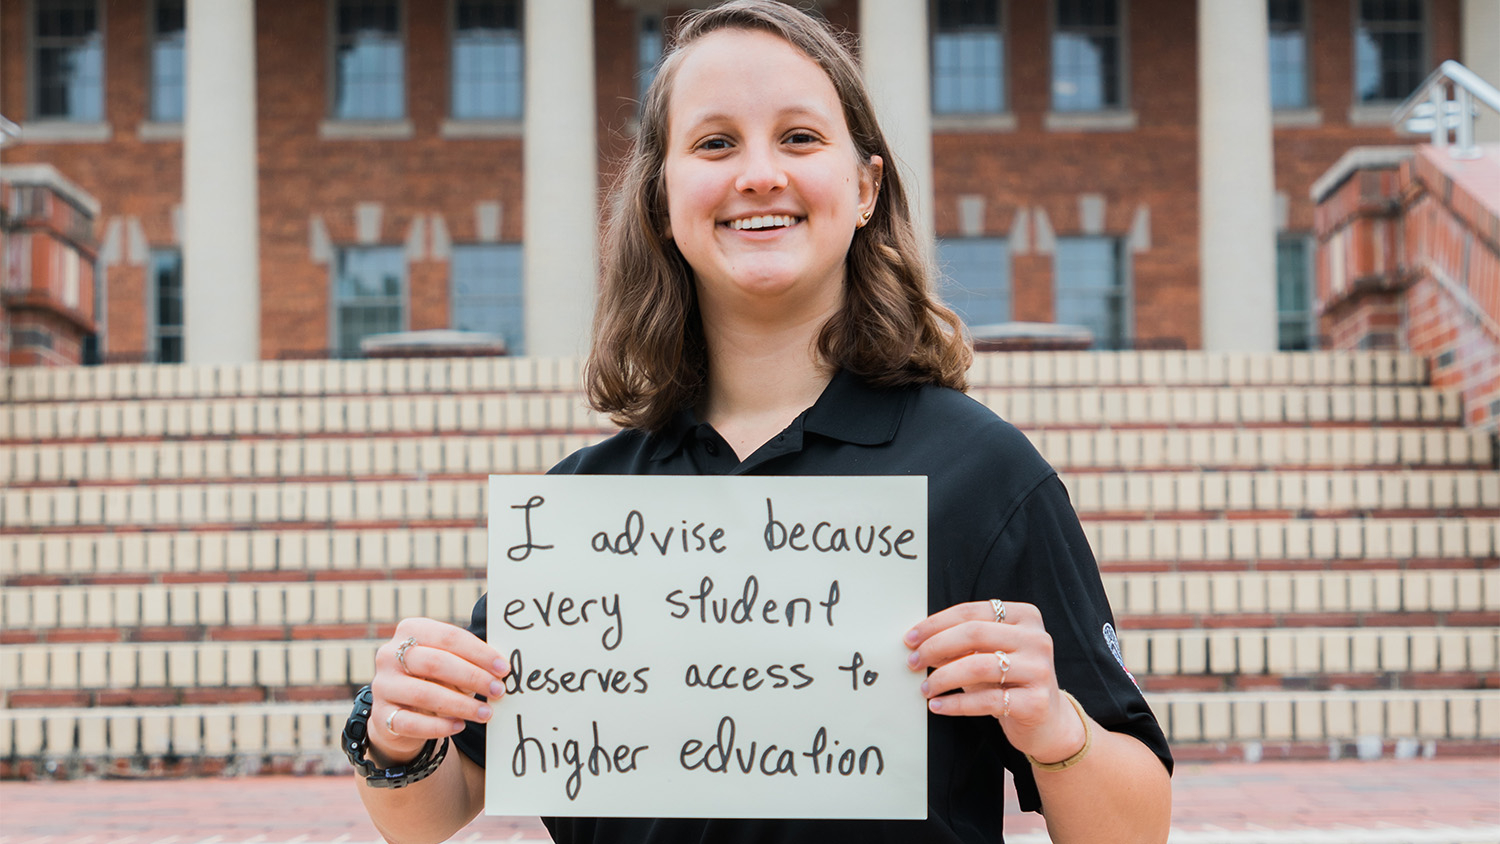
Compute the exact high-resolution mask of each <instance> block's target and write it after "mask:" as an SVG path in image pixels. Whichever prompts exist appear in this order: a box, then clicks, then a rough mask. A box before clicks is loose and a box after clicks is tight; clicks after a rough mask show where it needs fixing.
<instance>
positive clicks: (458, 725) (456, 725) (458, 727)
mask: <svg viewBox="0 0 1500 844" xmlns="http://www.w3.org/2000/svg"><path fill="white" fill-rule="evenodd" d="M448 726H449V727H450V728H451V729H452V730H453V732H455V733H461V732H463V731H464V727H465V726H467V725H466V724H464V722H462V721H450V722H448Z"/></svg>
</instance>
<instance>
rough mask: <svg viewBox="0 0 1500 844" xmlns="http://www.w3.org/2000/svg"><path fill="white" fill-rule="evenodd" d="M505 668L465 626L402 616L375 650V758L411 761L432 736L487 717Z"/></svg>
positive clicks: (372, 687)
mask: <svg viewBox="0 0 1500 844" xmlns="http://www.w3.org/2000/svg"><path fill="white" fill-rule="evenodd" d="M413 640H414V643H412V644H405V643H408V642H413ZM403 644H405V650H404V651H403V650H402V647H403ZM508 673H510V666H509V665H507V664H506V661H505V659H504V658H503V657H501V656H500V653H499V651H496V650H495V649H494V648H492V647H490V646H489V644H487V643H486V642H484V641H483V640H482V639H480V638H479V637H477V636H475V635H474V634H472V633H470V632H469V631H467V630H465V629H463V628H462V627H456V626H454V625H452V624H448V623H446V622H442V621H435V620H433V619H430V618H406V619H402V620H401V622H400V623H399V624H397V625H396V633H395V635H393V636H392V637H391V640H390V641H389V642H386V643H385V644H384V645H381V646H380V650H378V651H376V652H375V679H374V680H372V681H370V690H371V692H372V693H373V695H374V698H375V703H374V705H373V706H372V707H371V710H370V721H369V725H370V726H369V740H370V757H371V759H372V761H374V762H375V763H376V764H377V765H380V766H381V767H390V766H392V765H400V764H403V763H405V762H409V761H411V760H412V759H414V758H415V757H416V755H417V753H418V752H420V751H421V749H422V745H424V744H426V743H427V741H428V740H429V739H437V738H442V737H444V736H451V735H453V734H455V733H458V732H461V731H462V730H463V728H464V722H465V721H477V722H480V723H484V722H487V721H489V720H490V716H491V715H492V714H493V710H492V709H491V706H490V704H492V703H494V702H495V701H497V700H498V699H499V698H500V696H501V695H502V694H504V685H503V684H502V683H501V682H500V681H501V680H503V679H505V676H506V675H507V674H508ZM475 695H479V696H480V697H483V698H487V699H488V702H487V701H486V700H476V699H475V697H474V696H475Z"/></svg>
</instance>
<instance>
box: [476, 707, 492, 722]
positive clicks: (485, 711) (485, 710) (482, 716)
mask: <svg viewBox="0 0 1500 844" xmlns="http://www.w3.org/2000/svg"><path fill="white" fill-rule="evenodd" d="M492 714H493V713H492V712H491V711H490V708H489V707H488V706H485V705H484V704H480V705H479V720H480V722H481V723H484V722H487V721H489V720H490V715H492Z"/></svg>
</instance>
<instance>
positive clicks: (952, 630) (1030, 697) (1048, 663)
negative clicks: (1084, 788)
mask: <svg viewBox="0 0 1500 844" xmlns="http://www.w3.org/2000/svg"><path fill="white" fill-rule="evenodd" d="M1002 617H1003V619H1004V620H1003V621H1002V620H1001V618H1002ZM905 642H906V646H907V647H908V648H911V649H912V652H911V656H910V657H909V658H908V659H907V665H908V666H909V667H910V668H911V669H912V670H913V671H921V670H924V669H928V668H931V669H933V671H932V673H931V674H929V675H928V677H927V681H926V682H925V683H923V684H922V693H923V695H924V696H926V698H927V707H928V709H929V710H930V711H932V712H934V713H936V714H938V715H990V716H993V717H994V718H996V719H998V720H999V722H1000V727H1001V729H1003V730H1004V731H1005V735H1006V738H1008V739H1009V740H1010V743H1011V745H1013V746H1014V747H1015V748H1016V749H1017V750H1020V751H1021V752H1022V753H1026V754H1029V755H1030V756H1031V757H1032V758H1033V759H1037V760H1039V761H1042V762H1055V761H1060V760H1063V759H1067V758H1068V757H1070V756H1072V755H1073V754H1074V753H1076V752H1077V751H1078V750H1079V748H1081V747H1083V744H1084V741H1085V740H1086V739H1087V733H1086V728H1085V726H1084V724H1083V722H1082V721H1081V720H1079V717H1078V713H1077V712H1076V711H1075V710H1074V709H1073V707H1072V705H1071V704H1069V703H1068V701H1067V699H1066V698H1064V697H1063V695H1062V693H1061V692H1060V691H1059V690H1058V687H1057V672H1056V669H1055V668H1054V666H1053V662H1052V637H1051V636H1050V635H1048V633H1047V629H1046V627H1045V626H1044V625H1043V624H1042V614H1041V611H1040V610H1038V609H1037V608H1036V607H1035V606H1033V605H1032V604H1023V603H1020V602H1017V601H1004V602H1001V601H973V602H970V603H965V604H958V605H956V606H952V607H949V608H948V609H945V610H943V611H941V612H938V613H934V614H933V615H930V616H928V617H927V618H925V619H923V620H922V622H921V623H920V624H918V625H917V626H916V627H913V628H912V629H911V630H909V631H907V633H906V637H905ZM954 690H958V691H954ZM948 692H954V693H953V694H948Z"/></svg>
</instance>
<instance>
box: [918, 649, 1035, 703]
mask: <svg viewBox="0 0 1500 844" xmlns="http://www.w3.org/2000/svg"><path fill="white" fill-rule="evenodd" d="M1007 658H1008V659H1009V660H1010V668H1009V669H1008V670H1002V668H1001V665H1000V659H999V657H997V656H995V655H994V654H993V653H988V652H986V653H977V654H970V655H968V656H965V657H961V658H959V659H956V660H954V661H952V662H949V663H947V664H946V665H943V666H940V667H939V668H937V669H936V670H935V671H933V672H932V673H931V674H929V675H927V678H926V679H925V680H924V681H923V682H922V693H923V694H924V695H926V696H927V697H929V698H933V697H937V696H939V695H943V694H947V693H948V692H951V691H953V690H955V689H962V690H964V691H966V692H972V691H975V690H976V689H981V688H989V687H994V688H999V687H1000V684H1001V682H1002V678H1003V681H1004V683H1005V685H1006V686H1010V687H1021V686H1030V685H1035V684H1043V685H1045V684H1046V683H1047V682H1048V680H1049V678H1050V677H1051V674H1052V672H1051V671H1050V669H1049V666H1047V665H1046V664H1044V663H1043V661H1042V660H1041V659H1039V658H1036V657H1034V656H1027V655H1024V654H1007Z"/></svg>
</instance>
